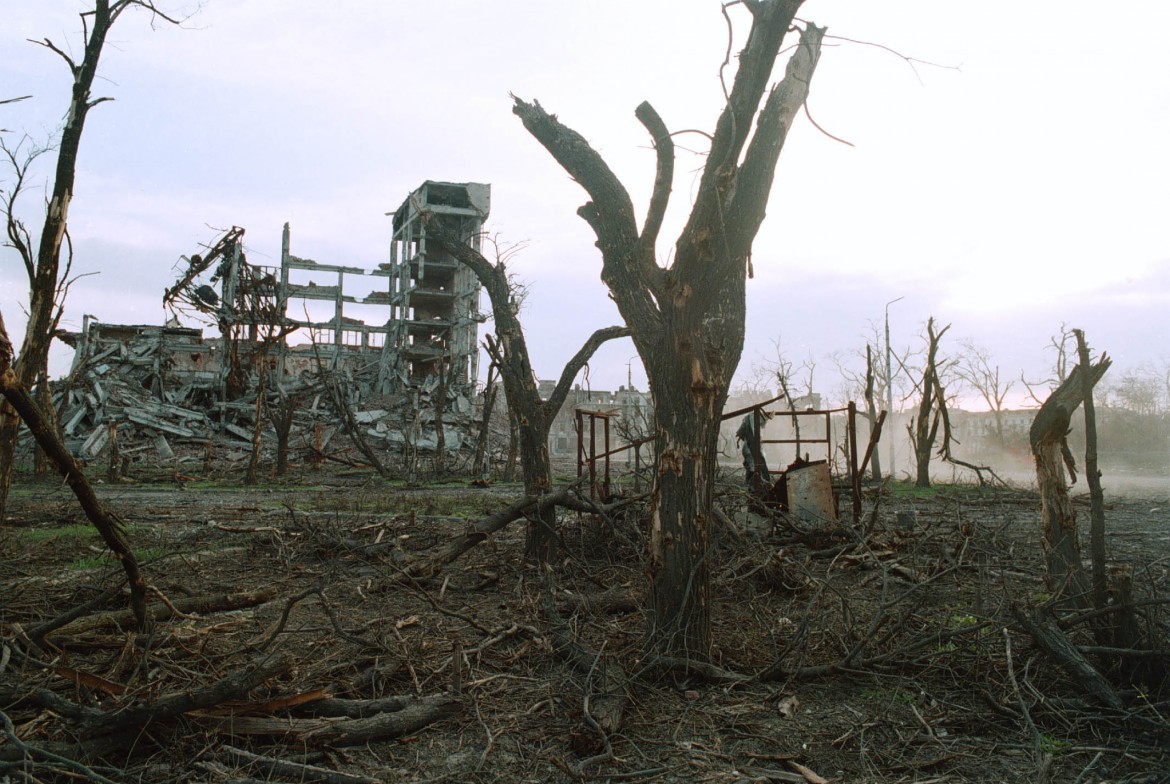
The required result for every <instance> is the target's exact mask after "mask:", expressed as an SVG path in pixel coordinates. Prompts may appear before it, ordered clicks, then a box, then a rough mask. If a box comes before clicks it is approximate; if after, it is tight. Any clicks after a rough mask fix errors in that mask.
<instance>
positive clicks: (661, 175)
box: [634, 101, 674, 269]
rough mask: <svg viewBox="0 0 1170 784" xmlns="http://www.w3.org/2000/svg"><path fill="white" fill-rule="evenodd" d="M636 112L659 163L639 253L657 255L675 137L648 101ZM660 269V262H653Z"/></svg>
mask: <svg viewBox="0 0 1170 784" xmlns="http://www.w3.org/2000/svg"><path fill="white" fill-rule="evenodd" d="M634 116H635V117H637V118H638V120H639V121H641V123H642V125H643V126H644V127H645V128H646V130H647V131H649V132H650V138H651V139H653V140H654V151H655V153H656V154H657V158H658V166H657V170H656V173H655V175H654V192H653V193H652V194H651V196H650V208H649V209H648V210H647V212H646V222H645V223H643V224H642V236H641V238H640V239H639V243H640V246H641V247H640V251H641V252H640V254H639V255H641V256H643V257H645V256H647V255H649V257H650V259H651V260H653V258H654V245H655V243H656V242H657V241H658V232H659V230H661V229H662V219H663V217H664V216H665V215H666V205H667V203H669V201H670V190H671V186H672V185H673V184H674V140H673V139H672V138H671V137H670V132H669V131H668V130H667V128H666V123H664V122H663V121H662V118H661V117H660V116H659V115H658V112H657V111H656V110H655V109H654V107H653V106H651V105H650V102H649V101H643V102H642V103H640V104H638V108H637V109H635V110H634ZM654 268H655V269H658V266H657V265H654Z"/></svg>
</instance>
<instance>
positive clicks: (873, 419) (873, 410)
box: [865, 343, 882, 482]
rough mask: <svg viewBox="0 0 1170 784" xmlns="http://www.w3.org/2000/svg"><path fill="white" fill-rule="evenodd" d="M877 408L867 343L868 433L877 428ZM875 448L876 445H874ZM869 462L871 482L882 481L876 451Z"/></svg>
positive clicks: (866, 415)
mask: <svg viewBox="0 0 1170 784" xmlns="http://www.w3.org/2000/svg"><path fill="white" fill-rule="evenodd" d="M878 416H879V414H878V406H877V403H876V401H875V395H874V373H873V349H872V348H871V347H870V345H869V344H868V343H866V344H865V418H866V420H867V421H868V422H869V432H870V433H873V432H875V431H876V430H877V428H878ZM874 446H875V447H876V443H875V444H874ZM870 461H871V465H872V466H873V473H872V477H873V481H875V482H880V481H882V461H881V457H880V456H879V452H878V450H877V449H876V448H875V449H872V450H871V453H870Z"/></svg>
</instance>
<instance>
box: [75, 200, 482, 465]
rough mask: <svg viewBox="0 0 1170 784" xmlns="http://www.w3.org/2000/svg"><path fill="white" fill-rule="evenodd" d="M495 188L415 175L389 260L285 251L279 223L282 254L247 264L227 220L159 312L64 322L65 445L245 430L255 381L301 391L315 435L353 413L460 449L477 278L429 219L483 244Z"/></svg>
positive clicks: (299, 414)
mask: <svg viewBox="0 0 1170 784" xmlns="http://www.w3.org/2000/svg"><path fill="white" fill-rule="evenodd" d="M490 199H491V191H490V186H488V185H486V184H480V183H446V182H434V181H427V182H425V183H423V184H422V185H421V186H420V187H419V188H418V189H416V190H415V191H414V192H412V193H411V194H410V195H409V197H408V198H407V199H406V200H405V201H404V202H403V204H402V205H401V206H400V207H399V208H398V209H397V210H396V211H395V212H394V213H388V214H391V215H392V216H393V227H394V234H393V241H392V243H391V246H390V250H389V260H388V261H387V262H385V263H382V264H378V265H377V266H376V267H375V268H373V269H365V268H361V267H356V266H349V265H338V264H329V263H322V262H319V261H316V260H314V259H309V258H304V257H301V256H297V255H294V254H293V253H292V250H291V237H290V230H289V226H288V225H287V224H286V225H285V227H284V236H283V241H282V246H281V259H280V264H279V266H266V265H259V264H253V263H251V262H249V261H248V259H247V258H246V255H245V253H244V244H243V237H244V230H243V229H241V228H238V227H234V228H232V229H231V230H230V231H228V232H226V233H225V234H224V235H223V236H222V237H220V238H219V239H218V240H217V241H216V242H215V243H214V244H213V245H212V246H211V247H209V248H207V249H206V251H205V252H204V253H201V254H195V255H192V256H191V257H190V258H189V259H187V265H186V269H184V270H182V273H181V275H180V276H179V278H178V280H177V281H176V283H175V284H174V285H173V286H172V287H170V288H169V289H167V291H166V292H165V294H164V297H163V303H164V306H165V307H166V308H167V309H168V310H169V311H170V312H171V313H172V316H173V317H172V318H171V319H170V320H168V322H167V324H166V325H164V326H154V325H120V324H108V323H103V322H100V321H98V320H97V319H96V318H94V317H91V316H86V317H85V319H84V321H83V328H82V331H81V332H80V333H73V334H66V335H64V336H63V339H64V340H65V341H66V342H67V343H70V344H71V345H73V347H74V348H75V354H74V360H73V365H72V369H71V371H70V374H69V376H68V378H67V379H66V381H65V382H64V384H62V385H61V387H60V388H59V390H58V394H57V401H56V402H57V405H58V411H59V412H60V420H61V424H62V428H63V432H64V435H65V437H66V441H67V444H68V445H69V446H70V447H71V448H72V449H73V450H74V451H75V452H76V453H77V454H79V455H81V456H83V457H89V458H92V457H95V456H96V455H97V454H98V453H99V452H101V450H102V449H103V447H104V446H105V445H106V443H107V442H108V441H109V439H110V437H111V436H114V437H116V436H117V433H118V430H119V429H121V430H123V431H125V432H126V434H128V435H130V436H131V437H132V440H133V441H134V443H135V446H133V447H131V448H132V449H143V450H145V449H147V448H148V447H149V446H150V445H151V444H153V445H154V446H155V447H156V448H158V450H159V452H160V453H162V454H164V455H166V454H167V453H169V452H170V451H171V450H170V445H169V443H168V439H171V440H174V439H176V438H177V439H195V440H206V439H209V438H212V437H215V436H223V437H225V438H228V439H233V438H234V439H237V440H239V441H242V442H250V441H251V440H252V437H253V433H254V431H255V430H256V429H257V428H256V419H257V416H258V412H259V411H261V410H262V407H258V406H257V405H256V398H257V397H258V396H261V395H263V396H264V397H265V398H266V399H267V401H268V402H269V403H270V404H271V405H273V406H275V405H278V404H280V403H281V402H290V401H295V403H296V405H292V403H291V402H290V404H289V408H290V409H295V419H296V425H297V426H298V428H297V429H298V430H300V431H304V432H306V433H307V432H309V431H310V430H311V431H313V433H314V438H315V439H316V441H317V442H318V448H322V447H321V444H320V442H321V441H322V439H324V441H326V442H327V441H328V440H329V437H330V433H331V432H332V430H334V429H335V428H336V424H337V423H338V422H339V421H345V417H344V416H341V414H343V413H345V412H348V414H347V415H348V416H352V418H353V420H354V422H355V423H356V424H358V425H360V426H361V430H362V431H363V432H362V433H360V434H359V435H360V436H362V437H365V438H370V439H374V440H376V441H381V442H383V444H384V445H385V446H389V447H397V448H401V447H402V446H404V445H406V446H409V447H411V448H414V449H420V448H421V449H424V450H426V449H430V450H434V449H440V448H441V449H445V450H449V451H455V450H458V449H459V448H460V447H462V446H464V445H465V444H467V443H468V442H469V441H470V440H472V439H471V437H470V434H471V432H472V430H473V428H474V427H475V426H476V423H475V421H474V420H475V416H474V415H475V400H476V379H477V375H478V327H479V325H480V324H481V323H482V322H483V321H484V320H485V317H484V316H483V315H482V314H481V313H480V310H479V300H480V296H479V294H480V286H479V282H478V280H476V278H475V277H474V276H473V275H472V274H471V273H470V272H469V271H468V270H466V269H465V268H464V267H463V266H462V265H460V264H458V263H457V262H456V261H455V260H454V258H452V257H450V256H449V255H448V254H446V253H444V252H442V251H440V250H439V249H438V248H437V246H431V247H428V244H427V225H428V223H429V222H430V221H439V222H441V223H442V225H443V227H444V228H445V229H446V230H448V231H457V232H459V234H460V236H463V237H465V238H466V239H467V242H468V243H469V244H471V245H472V246H473V247H475V248H476V249H477V250H478V247H479V242H480V237H481V235H482V231H483V223H484V221H485V220H486V219H487V217H488V213H489V211H490ZM185 322H186V323H190V322H196V323H202V324H204V325H207V326H210V327H213V328H214V329H215V330H216V331H217V332H218V334H217V335H213V336H210V337H206V336H204V334H203V329H202V328H200V327H191V326H185V325H184V323H185ZM341 409H344V410H345V411H344V412H343V411H342V410H341ZM321 424H324V425H326V428H327V429H328V430H327V432H326V433H325V434H324V435H322V428H321V427H320V425H321ZM110 425H113V426H114V427H113V429H111V427H110Z"/></svg>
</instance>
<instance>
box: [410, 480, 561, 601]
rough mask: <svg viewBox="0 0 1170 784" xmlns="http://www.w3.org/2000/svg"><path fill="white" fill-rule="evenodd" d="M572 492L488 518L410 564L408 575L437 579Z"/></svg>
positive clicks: (527, 501) (531, 499) (532, 499)
mask: <svg viewBox="0 0 1170 784" xmlns="http://www.w3.org/2000/svg"><path fill="white" fill-rule="evenodd" d="M569 494H570V488H568V487H564V488H561V489H560V490H557V491H555V492H552V493H548V494H546V495H541V496H535V495H527V496H524V497H523V498H521V499H520V500H519V501H516V502H515V503H514V504H512V505H511V506H508V507H507V508H505V509H502V510H500V511H499V512H496V513H495V514H494V515H492V516H490V517H485V518H484V519H482V520H480V521H479V522H478V523H476V524H475V525H473V526H471V528H469V529H468V530H467V531H466V532H464V533H463V534H462V535H460V536H457V537H456V538H455V539H453V540H451V541H450V542H448V543H447V544H445V545H443V546H441V547H439V548H438V550H437V551H436V552H434V553H433V554H431V555H428V556H425V557H423V558H420V559H418V560H416V561H414V562H413V563H410V564H407V566H406V567H405V569H403V572H404V574H405V575H406V576H407V577H411V578H416V579H417V578H422V577H433V576H434V575H436V574H438V572H439V570H440V569H442V568H443V567H444V566H446V565H447V564H449V563H451V562H453V561H455V560H457V559H458V558H459V557H460V556H462V555H463V554H464V553H466V552H467V551H468V550H470V549H471V548H473V547H475V546H476V545H477V544H479V543H480V542H483V541H485V540H486V539H487V538H488V537H489V536H491V535H492V534H494V533H496V532H498V531H502V530H503V529H504V528H506V527H507V526H508V525H509V524H510V523H512V522H513V521H515V520H519V519H520V518H522V517H524V516H525V515H526V514H528V513H529V512H530V511H532V510H534V509H535V510H536V511H542V510H544V509H547V508H549V507H551V506H555V505H556V504H559V503H562V502H563V501H565V500H566V499H568V498H569Z"/></svg>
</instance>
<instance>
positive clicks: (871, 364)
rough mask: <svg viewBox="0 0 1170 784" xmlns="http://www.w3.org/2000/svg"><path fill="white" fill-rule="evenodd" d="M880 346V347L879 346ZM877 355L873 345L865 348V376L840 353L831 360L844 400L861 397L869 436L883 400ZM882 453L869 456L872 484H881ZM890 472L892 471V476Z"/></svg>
mask: <svg viewBox="0 0 1170 784" xmlns="http://www.w3.org/2000/svg"><path fill="white" fill-rule="evenodd" d="M879 345H880V344H879ZM878 355H879V352H877V351H875V350H874V345H873V344H871V343H866V344H865V373H864V374H862V373H858V372H857V370H855V369H854V368H853V367H852V366H851V363H850V362H849V359H851V357H848V356H847V355H843V354H842V353H840V352H837V353H835V354H833V355H832V356H831V357H830V358H831V359H832V361H833V363H834V364H835V365H836V366H837V373H838V375H840V376H841V379H842V380H843V382H844V385H843V389H844V391H843V395H842V397H843V398H844V399H846V400H854V399H856V398H858V397H860V398H861V399H862V400H864V401H865V411H864V415H865V419H866V421H867V422H868V423H869V429H870V432H871V433H872V432H873V431H874V430H875V429H876V428H877V424H878V419H879V418H880V417H881V411H882V401H884V400H885V398H886V369H885V366H884V365H883V364H882V363H881V362H880V361H878ZM880 452H881V450H879V449H874V450H873V453H872V454H871V455H870V471H871V474H870V476H871V477H872V478H873V481H875V482H880V481H881V480H882V463H881V455H880ZM892 473H893V471H891V474H892Z"/></svg>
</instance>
